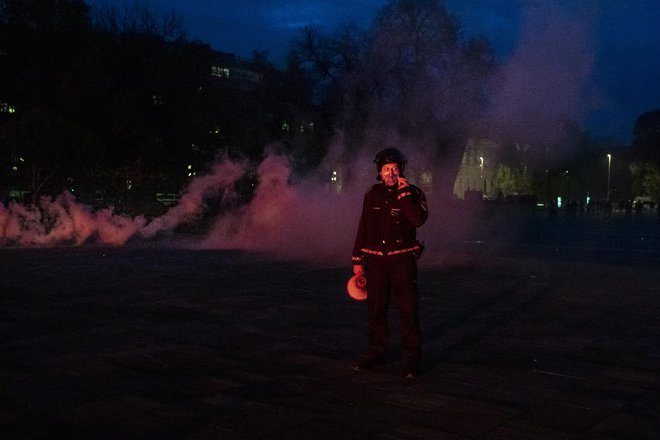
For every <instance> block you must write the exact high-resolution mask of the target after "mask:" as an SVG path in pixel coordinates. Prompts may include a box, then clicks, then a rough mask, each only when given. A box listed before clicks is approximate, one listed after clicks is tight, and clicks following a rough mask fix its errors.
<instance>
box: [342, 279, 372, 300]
mask: <svg viewBox="0 0 660 440" xmlns="http://www.w3.org/2000/svg"><path fill="white" fill-rule="evenodd" d="M346 291H347V292H348V296H350V297H351V298H353V299H355V300H358V301H363V300H365V299H367V279H366V278H365V277H364V276H363V275H360V276H357V275H353V276H352V277H351V278H349V280H348V283H347V284H346Z"/></svg>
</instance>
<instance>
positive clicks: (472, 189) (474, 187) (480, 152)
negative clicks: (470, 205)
mask: <svg viewBox="0 0 660 440" xmlns="http://www.w3.org/2000/svg"><path fill="white" fill-rule="evenodd" d="M499 148H500V145H499V144H498V143H496V142H495V141H492V140H490V139H474V138H471V139H469V140H468V142H467V145H466V146H465V151H464V152H463V159H462V160H461V164H460V167H459V169H458V174H457V175H456V180H455V181H454V191H453V193H454V196H455V197H456V198H459V199H464V198H465V195H466V193H468V194H474V193H481V195H482V197H484V198H495V197H497V191H498V189H497V187H496V173H497V165H498V164H497V152H498V150H499Z"/></svg>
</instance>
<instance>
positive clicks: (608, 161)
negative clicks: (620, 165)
mask: <svg viewBox="0 0 660 440" xmlns="http://www.w3.org/2000/svg"><path fill="white" fill-rule="evenodd" d="M611 170H612V155H611V154H609V153H608V154H607V200H608V201H609V200H610V171H611Z"/></svg>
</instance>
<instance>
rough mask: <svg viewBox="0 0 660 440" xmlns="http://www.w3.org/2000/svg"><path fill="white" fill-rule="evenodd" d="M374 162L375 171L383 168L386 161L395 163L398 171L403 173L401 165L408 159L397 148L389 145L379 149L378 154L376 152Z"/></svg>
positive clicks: (404, 164) (403, 165)
mask: <svg viewBox="0 0 660 440" xmlns="http://www.w3.org/2000/svg"><path fill="white" fill-rule="evenodd" d="M374 162H375V163H376V171H377V172H379V173H380V169H381V168H383V165H385V164H388V163H395V164H397V165H399V173H401V175H403V167H405V166H406V163H407V162H408V161H407V160H406V156H404V155H403V153H402V152H401V151H400V150H399V149H398V148H394V147H389V148H385V149H384V150H380V151H379V152H378V154H376V158H375V159H374Z"/></svg>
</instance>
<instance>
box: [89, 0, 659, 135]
mask: <svg viewBox="0 0 660 440" xmlns="http://www.w3.org/2000/svg"><path fill="white" fill-rule="evenodd" d="M87 3H88V4H90V5H91V6H107V5H114V6H118V7H125V6H126V5H132V4H133V3H134V0H87ZM143 3H145V4H147V5H148V6H149V7H150V9H151V10H152V11H153V12H155V13H157V14H164V13H169V12H171V11H175V12H177V13H180V14H181V15H182V17H183V26H184V28H185V31H186V34H187V36H188V38H190V39H197V40H200V41H202V42H205V43H209V44H210V45H211V46H212V47H213V48H214V49H217V50H220V51H223V52H229V53H235V54H236V55H239V56H243V57H246V58H249V57H250V55H251V53H252V51H253V50H259V51H267V52H268V53H269V58H270V60H271V61H274V62H279V61H281V60H282V58H283V56H284V54H285V53H286V51H287V50H288V47H289V41H290V39H291V38H292V37H293V36H295V34H296V30H297V29H300V28H301V27H303V26H305V25H307V24H310V23H312V24H315V25H318V26H320V27H321V28H322V29H323V30H324V31H325V32H327V33H331V32H332V31H333V30H334V29H335V28H336V26H337V25H338V24H341V23H347V22H353V23H356V24H358V25H361V26H367V25H368V24H369V23H370V22H371V21H372V20H373V18H374V17H375V14H376V12H377V11H378V10H379V9H380V8H381V6H382V5H383V4H384V3H385V0H291V1H281V0H186V1H185V2H181V1H180V0H144V1H143ZM445 5H446V6H447V8H448V9H449V11H450V12H451V13H452V14H454V15H456V16H457V17H458V18H459V21H460V23H461V25H462V36H463V37H464V38H470V37H473V36H476V35H483V36H486V37H487V38H488V39H489V40H490V41H491V43H492V44H493V47H494V49H495V52H496V55H497V57H498V60H499V61H500V62H501V63H502V64H503V66H504V69H505V71H507V72H508V73H509V74H510V75H511V78H512V79H513V81H512V82H511V83H510V87H509V89H508V90H503V91H502V92H501V94H502V96H501V102H506V103H507V105H506V106H505V107H501V106H500V107H498V108H497V109H496V110H495V112H496V114H498V115H501V117H507V116H509V115H511V114H515V113H521V112H524V111H526V109H529V108H530V107H538V106H539V105H545V103H546V102H548V101H555V99H557V100H558V101H559V102H552V103H549V104H548V105H550V106H551V107H556V111H558V112H563V113H566V114H567V115H569V116H571V117H573V118H574V119H576V120H578V121H580V122H581V123H582V125H583V127H584V128H586V129H587V130H588V131H589V132H590V133H591V135H592V136H595V137H599V138H600V137H607V138H613V139H614V140H616V141H618V142H621V143H625V144H629V143H630V142H631V141H632V129H633V125H634V122H635V119H636V118H637V116H639V115H640V114H641V113H643V112H646V111H649V110H654V109H658V108H660V55H659V54H660V50H659V49H658V47H659V46H660V26H659V25H658V23H660V2H658V1H657V0H586V1H577V0H573V1H568V0H557V1H549V0H445ZM564 54H565V56H564ZM546 63H547V65H548V68H547V69H544V65H545V64H546ZM530 78H531V79H533V80H532V81H529V79H530ZM539 78H541V79H539ZM544 78H545V79H544ZM544 80H547V82H545V83H544V82H542V81H544ZM557 84H564V85H567V88H566V89H565V90H563V91H561V92H560V93H558V94H557V93H556V91H557ZM526 92H528V93H526ZM562 92H563V93H562ZM532 95H533V96H535V97H536V100H528V99H527V98H526V96H532ZM556 96H559V98H556ZM525 100H526V102H522V101H525Z"/></svg>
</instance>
